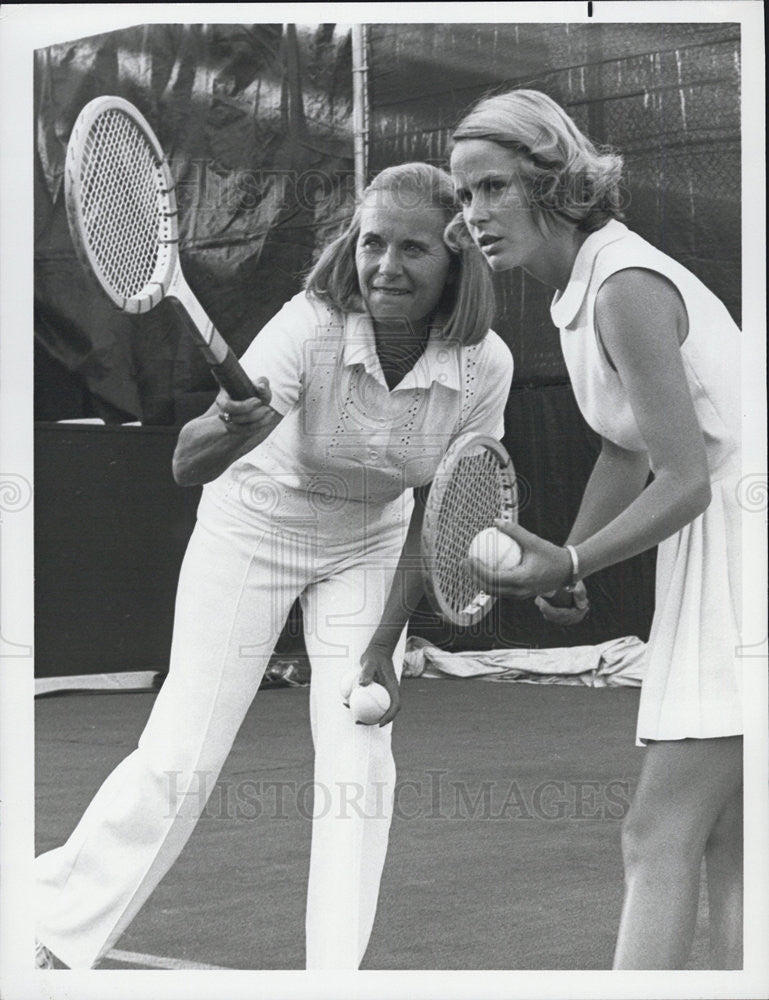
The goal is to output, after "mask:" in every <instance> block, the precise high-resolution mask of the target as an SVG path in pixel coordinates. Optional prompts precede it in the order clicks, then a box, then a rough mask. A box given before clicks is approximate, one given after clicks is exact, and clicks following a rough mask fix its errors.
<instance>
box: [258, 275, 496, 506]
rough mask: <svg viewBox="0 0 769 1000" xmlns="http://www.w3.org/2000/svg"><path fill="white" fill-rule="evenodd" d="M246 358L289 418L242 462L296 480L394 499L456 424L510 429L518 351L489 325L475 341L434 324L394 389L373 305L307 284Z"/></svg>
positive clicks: (421, 475) (436, 455) (425, 471)
mask: <svg viewBox="0 0 769 1000" xmlns="http://www.w3.org/2000/svg"><path fill="white" fill-rule="evenodd" d="M240 360H241V364H242V365H243V368H244V369H245V371H246V372H247V374H248V375H249V377H250V378H251V379H256V378H257V377H259V376H265V377H266V378H268V379H269V382H270V388H271V390H272V403H271V405H272V406H273V407H274V409H276V410H277V411H278V412H279V413H281V414H282V415H283V419H282V420H281V422H280V423H279V424H278V425H277V427H276V428H275V429H274V430H273V431H272V433H271V434H270V436H269V437H268V438H267V439H266V440H265V441H263V442H262V443H261V444H260V445H258V446H257V447H256V448H254V449H253V450H252V451H250V452H248V453H247V454H246V455H244V456H243V457H242V458H241V459H240V460H239V461H240V462H246V463H249V464H251V465H253V466H256V467H257V468H259V469H261V470H262V471H264V472H267V473H270V474H271V475H276V476H279V477H280V480H281V482H282V483H283V484H284V485H286V486H289V487H291V488H294V489H302V490H306V491H309V492H314V491H317V492H322V493H323V494H324V495H326V496H328V495H329V493H338V494H339V496H340V497H344V498H345V499H349V500H359V501H361V500H366V501H369V502H375V503H386V502H389V501H391V500H394V499H395V498H396V497H398V496H400V494H401V493H403V491H404V490H406V489H408V488H411V487H415V486H422V485H424V484H426V483H429V482H430V481H431V479H432V478H433V475H434V473H435V470H436V468H437V466H438V463H439V462H440V460H441V458H442V457H443V455H444V453H445V451H446V449H447V447H448V445H449V444H450V442H451V441H452V439H453V438H454V437H456V436H457V435H458V434H462V433H466V432H473V433H478V434H488V435H490V436H492V437H495V438H498V439H499V438H501V437H502V435H503V432H504V420H503V418H504V409H505V403H506V401H507V397H508V394H509V391H510V384H511V381H512V377H513V359H512V355H511V353H510V351H509V349H508V347H507V346H506V345H505V343H504V342H503V341H502V339H501V338H500V337H499V336H497V334H496V333H494V332H493V330H489V332H488V333H487V334H486V336H485V337H484V339H483V340H482V341H481V342H480V343H479V344H475V345H473V346H472V347H462V346H461V345H459V344H458V343H456V342H449V341H445V340H442V339H441V338H440V337H438V336H436V335H432V336H431V337H430V339H429V341H428V343H427V347H426V349H425V351H424V354H423V355H422V356H421V357H420V359H419V361H418V362H417V363H416V365H415V366H414V368H413V369H412V370H411V371H409V372H407V373H406V375H405V376H404V377H403V379H402V381H401V382H400V383H399V384H398V385H397V386H396V387H395V388H394V389H393V390H392V391H390V390H389V389H388V387H387V383H386V381H385V378H384V375H383V373H382V368H381V365H380V363H379V358H378V356H377V353H376V345H375V341H374V330H373V326H372V323H371V319H370V317H369V316H368V314H366V313H347V314H342V313H340V312H338V311H337V310H335V309H333V308H332V307H330V306H327V305H325V304H324V303H321V302H319V301H317V300H316V299H314V298H312V297H310V296H308V295H306V294H305V293H304V292H300V293H299V294H298V295H295V296H294V298H292V299H291V300H290V301H289V302H287V303H286V305H285V306H284V307H283V308H282V309H281V310H280V312H279V313H278V314H277V315H276V316H275V317H273V319H271V320H270V321H269V323H267V325H266V326H265V327H264V328H263V329H262V330H261V332H260V333H259V334H258V335H257V336H256V338H255V339H254V340H253V342H252V343H251V345H250V346H249V347H248V349H247V350H246V352H245V354H244V355H243V357H242V358H241V359H240Z"/></svg>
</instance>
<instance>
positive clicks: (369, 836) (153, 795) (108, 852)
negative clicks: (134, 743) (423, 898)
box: [36, 465, 412, 969]
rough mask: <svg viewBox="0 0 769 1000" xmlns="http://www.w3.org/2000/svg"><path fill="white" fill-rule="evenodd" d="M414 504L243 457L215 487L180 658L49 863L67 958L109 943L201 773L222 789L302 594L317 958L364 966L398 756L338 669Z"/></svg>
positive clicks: (184, 832)
mask: <svg viewBox="0 0 769 1000" xmlns="http://www.w3.org/2000/svg"><path fill="white" fill-rule="evenodd" d="M339 485H340V486H341V485H343V484H339ZM326 486H328V484H326ZM332 487H333V484H332ZM339 492H341V490H340V491H339ZM411 504H412V501H411V497H410V494H408V495H403V496H401V497H400V498H399V499H398V500H396V501H394V502H392V503H390V504H387V505H371V504H364V503H358V502H353V501H346V500H344V499H340V498H339V496H336V495H334V489H333V488H331V489H330V490H328V492H327V494H326V495H323V494H322V493H317V494H314V493H304V492H299V491H296V490H293V489H290V488H287V487H284V486H282V485H281V484H280V482H279V481H277V480H276V478H275V477H272V476H270V477H268V476H265V475H264V474H262V473H260V472H258V470H256V469H254V468H253V467H250V466H245V465H236V466H234V467H232V468H231V469H229V470H228V471H227V472H226V473H224V475H223V476H221V477H220V478H219V479H218V480H217V481H216V482H215V483H212V484H210V485H209V486H207V487H206V488H205V489H204V492H203V499H202V501H201V504H200V508H199V511H198V523H197V525H196V527H195V530H194V532H193V535H192V538H191V539H190V543H189V546H188V549H187V553H186V555H185V558H184V563H183V566H182V571H181V575H180V579H179V587H178V593H177V599H176V617H175V621H174V635H173V643H172V650H171V663H170V669H169V674H168V677H167V678H166V681H165V683H164V684H163V687H162V689H161V691H160V693H159V694H158V696H157V699H156V701H155V704H154V707H153V710H152V714H151V715H150V718H149V721H148V722H147V725H146V727H145V729H144V732H143V733H142V736H141V738H140V740H139V744H138V748H137V749H136V750H135V751H134V752H133V753H132V754H130V755H129V756H128V757H127V758H126V759H125V760H124V761H123V762H122V763H121V764H119V765H118V767H117V768H116V769H115V770H114V771H113V772H112V774H111V775H110V776H109V777H108V778H107V779H106V781H105V782H104V784H103V785H102V786H101V788H100V789H99V791H98V792H97V794H96V796H95V797H94V799H93V800H92V802H91V803H90V805H89V806H88V808H87V809H86V811H85V813H84V814H83V817H82V819H81V820H80V822H79V824H78V825H77V827H76V828H75V830H74V831H73V833H72V834H71V836H70V837H69V839H68V840H67V842H66V843H65V844H64V845H63V846H62V847H59V848H57V849H55V850H52V851H49V852H48V853H46V854H43V855H41V856H40V857H39V858H38V859H37V861H36V891H37V898H36V908H37V915H38V919H37V935H38V938H39V940H40V941H42V942H43V943H44V944H45V945H47V946H48V947H49V948H50V949H51V951H53V952H54V954H56V955H57V956H58V957H59V958H60V959H61V960H62V961H63V962H65V963H66V964H67V965H69V966H70V967H71V968H90V967H91V966H93V965H94V964H95V963H96V962H97V961H98V960H99V958H100V957H101V956H102V955H103V954H104V953H105V952H106V951H107V950H108V949H109V948H110V947H112V946H113V944H114V943H115V942H116V941H117V939H118V938H119V937H120V935H121V934H122V932H123V931H124V930H125V928H126V927H127V926H128V924H129V923H130V922H131V920H132V919H133V917H134V916H135V915H136V913H137V912H138V910H139V909H140V907H141V906H142V905H143V903H144V902H145V901H146V899H147V898H148V897H149V895H150V894H151V892H152V891H153V889H154V888H155V886H156V885H157V884H158V882H159V881H160V880H161V878H162V877H163V876H164V875H165V873H166V872H167V871H168V869H169V868H170V867H171V865H172V864H173V863H174V861H175V860H176V858H177V857H178V855H179V853H180V852H181V850H182V848H183V847H184V844H185V843H186V841H187V839H188V838H189V836H190V834H191V833H192V831H193V829H194V827H195V824H196V822H197V820H198V818H199V816H200V814H201V812H202V810H203V807H204V801H202V798H203V796H201V794H200V790H201V787H205V788H206V789H207V790H208V792H210V791H211V789H212V788H213V785H214V782H215V781H216V778H217V776H218V774H219V772H220V770H221V767H222V765H223V764H224V761H225V759H226V757H227V755H228V753H229V751H230V748H231V746H232V743H233V741H234V739H235V736H236V734H237V732H238V729H239V727H240V725H241V723H242V721H243V718H244V716H245V714H246V711H247V710H248V707H249V705H250V703H251V701H252V699H253V697H254V694H255V693H256V691H257V689H258V687H259V683H260V681H261V679H262V675H263V673H264V670H265V667H266V665H267V662H268V660H269V658H270V655H271V653H272V650H273V647H274V645H275V642H276V641H277V637H278V635H279V634H280V631H281V629H282V627H283V625H284V623H285V621H286V618H287V615H288V612H289V610H290V608H291V605H292V603H293V601H294V600H295V599H296V598H297V596H299V595H301V601H302V608H303V617H304V628H305V640H306V646H307V651H308V654H309V657H310V660H311V665H312V679H311V689H310V719H311V727H312V737H313V742H314V746H315V775H314V780H315V786H314V787H315V808H314V815H313V829H312V848H311V858H310V876H309V885H308V893H307V921H306V940H307V968H309V969H323V968H328V969H332V968H337V969H339V968H341V969H354V968H357V967H358V965H359V964H360V961H361V959H362V957H363V954H364V952H365V950H366V947H367V944H368V940H369V936H370V933H371V928H372V925H373V922H374V915H375V911H376V904H377V897H378V893H379V882H380V878H381V874H382V868H383V866H384V859H385V853H386V850H387V840H388V835H389V828H390V821H391V814H392V801H393V793H394V785H395V766H394V762H393V757H392V752H391V749H390V736H391V729H392V726H386V727H384V728H382V729H380V728H378V727H376V726H360V725H355V724H354V723H353V721H352V719H351V717H350V712H349V709H347V708H345V707H344V705H343V704H342V700H341V696H340V693H339V682H340V678H341V676H342V675H343V674H344V673H345V671H346V670H347V669H349V668H350V667H351V666H354V665H357V664H358V662H359V658H360V656H361V654H362V652H363V650H364V649H365V647H366V645H367V643H368V640H369V638H370V636H371V634H372V632H373V630H374V629H375V628H376V626H377V625H378V624H379V621H380V618H381V615H382V610H383V607H384V602H385V599H386V597H387V593H388V590H389V587H390V584H391V581H392V577H393V574H394V570H395V566H396V565H397V561H398V557H399V555H400V551H401V548H402V545H403V541H404V538H405V533H406V529H407V526H408V519H409V517H410V513H411ZM404 641H405V636H401V641H400V644H399V648H398V650H397V651H396V656H395V666H396V671H397V672H398V673H400V669H401V665H402V657H403V644H404ZM185 793H187V794H185ZM211 864H212V865H215V864H216V858H212V859H211Z"/></svg>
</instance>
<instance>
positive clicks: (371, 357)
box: [342, 313, 460, 392]
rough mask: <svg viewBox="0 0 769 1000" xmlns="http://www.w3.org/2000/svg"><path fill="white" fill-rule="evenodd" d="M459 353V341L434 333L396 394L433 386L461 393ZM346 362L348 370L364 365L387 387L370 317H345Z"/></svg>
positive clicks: (355, 314) (399, 384) (363, 314)
mask: <svg viewBox="0 0 769 1000" xmlns="http://www.w3.org/2000/svg"><path fill="white" fill-rule="evenodd" d="M459 350H460V348H459V344H458V343H457V342H456V341H447V340H443V338H442V337H440V336H439V335H438V333H437V332H436V331H435V330H433V331H431V333H430V338H429V340H428V341H427V345H426V346H425V350H424V353H423V354H422V355H421V356H420V357H419V359H418V360H417V362H416V364H415V365H414V367H413V368H412V369H411V370H410V371H408V372H406V374H405V375H404V376H403V378H402V379H401V381H400V382H399V383H398V385H397V386H396V387H395V389H394V390H393V391H394V392H397V391H399V390H401V389H428V388H429V387H430V386H431V385H432V383H433V382H439V383H440V384H441V385H444V386H446V388H448V389H455V390H457V391H459V389H460V379H459V364H458V355H459ZM342 359H343V362H344V364H345V365H346V366H352V365H363V367H364V368H365V369H366V371H367V372H368V374H369V375H371V376H372V378H375V379H376V380H377V381H378V382H381V383H382V385H384V386H387V382H386V380H385V377H384V374H383V372H382V366H381V364H380V363H379V355H378V354H377V352H376V341H375V339H374V326H373V324H372V322H371V317H370V316H369V315H368V313H347V315H346V316H345V332H344V349H343V355H342Z"/></svg>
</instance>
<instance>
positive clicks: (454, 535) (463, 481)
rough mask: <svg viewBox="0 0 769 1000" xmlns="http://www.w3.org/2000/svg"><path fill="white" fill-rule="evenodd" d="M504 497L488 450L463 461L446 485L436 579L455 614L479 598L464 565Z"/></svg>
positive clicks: (438, 541) (496, 462)
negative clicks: (479, 534)
mask: <svg viewBox="0 0 769 1000" xmlns="http://www.w3.org/2000/svg"><path fill="white" fill-rule="evenodd" d="M502 494H503V478H502V473H501V471H500V467H499V463H498V461H497V459H496V457H495V456H494V455H493V454H492V453H491V452H489V451H487V450H485V449H484V450H483V451H481V452H479V453H476V454H470V455H466V456H463V457H462V458H460V460H459V461H458V463H457V465H456V467H455V468H454V470H453V472H452V473H451V476H450V478H449V481H448V482H447V484H446V489H445V492H444V494H443V498H442V501H441V506H440V509H439V511H438V518H437V532H436V542H435V562H434V566H433V578H434V579H435V581H436V583H437V585H438V587H439V588H440V590H441V591H442V593H443V597H444V599H445V600H446V601H447V603H448V604H449V605H450V606H451V607H452V608H454V609H455V611H463V610H464V609H465V608H467V607H468V606H469V605H470V604H471V603H472V602H473V601H474V600H475V599H476V598H477V596H478V593H479V588H478V585H477V583H475V582H474V581H473V579H472V578H471V577H470V576H469V574H468V573H466V572H465V571H464V570H463V569H462V562H463V560H465V559H466V558H467V552H468V549H469V548H470V543H471V542H472V540H473V538H475V536H476V535H477V534H478V532H479V531H482V530H483V529H484V528H488V527H490V526H491V525H492V524H493V523H494V520H495V518H497V517H499V515H500V511H501V502H502Z"/></svg>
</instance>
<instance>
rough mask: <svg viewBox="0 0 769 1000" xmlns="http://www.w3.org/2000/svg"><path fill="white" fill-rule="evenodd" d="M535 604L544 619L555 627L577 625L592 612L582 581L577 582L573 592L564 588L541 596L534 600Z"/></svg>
mask: <svg viewBox="0 0 769 1000" xmlns="http://www.w3.org/2000/svg"><path fill="white" fill-rule="evenodd" d="M534 603H535V604H536V605H537V607H538V608H539V610H540V612H541V613H542V617H543V618H544V619H545V620H546V621H549V622H551V623H552V624H553V625H577V624H578V623H579V622H581V621H582V619H583V618H584V617H585V615H586V614H587V613H588V611H589V610H590V601H589V600H588V599H587V589H586V588H585V584H584V583H583V582H582V580H578V581H577V583H576V585H575V586H574V589H573V590H566V589H565V588H563V587H562V588H561V589H560V590H556V591H555V592H554V593H551V594H540V596H539V597H535V598H534Z"/></svg>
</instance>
